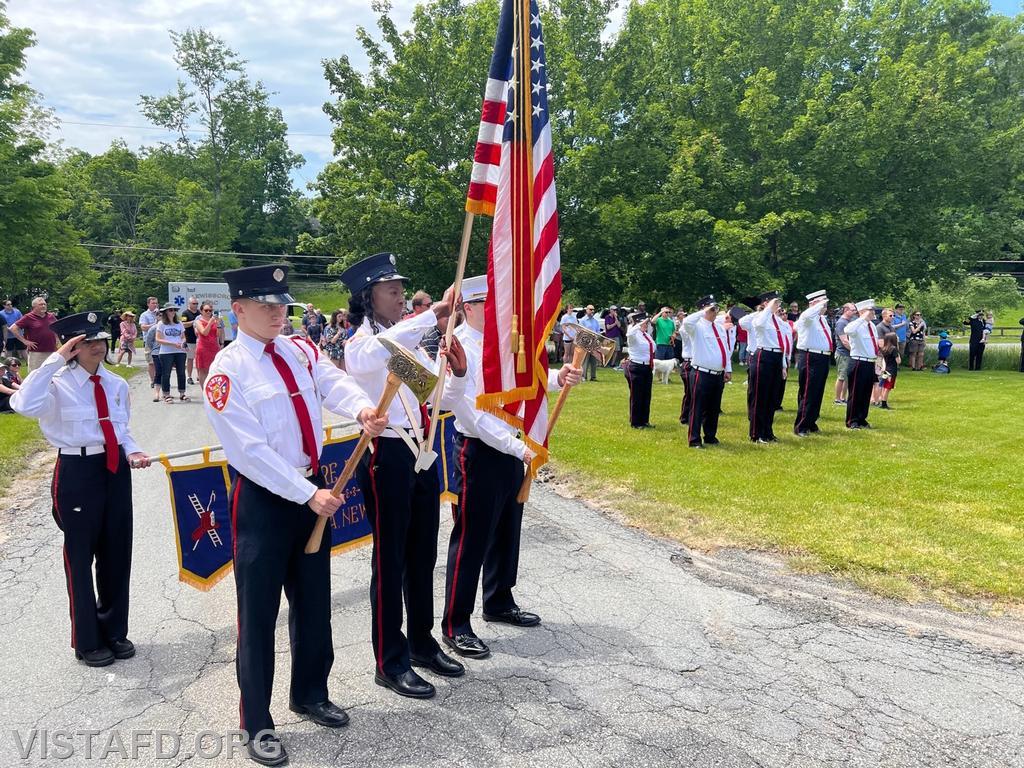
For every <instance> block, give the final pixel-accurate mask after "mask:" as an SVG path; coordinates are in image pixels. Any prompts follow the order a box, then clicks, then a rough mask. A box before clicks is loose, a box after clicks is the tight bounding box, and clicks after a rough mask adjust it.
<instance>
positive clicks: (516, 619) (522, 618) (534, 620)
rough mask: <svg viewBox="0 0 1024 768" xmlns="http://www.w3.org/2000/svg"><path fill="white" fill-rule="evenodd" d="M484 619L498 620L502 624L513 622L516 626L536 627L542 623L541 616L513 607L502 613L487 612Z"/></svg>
mask: <svg viewBox="0 0 1024 768" xmlns="http://www.w3.org/2000/svg"><path fill="white" fill-rule="evenodd" d="M484 621H498V622H501V623H502V624H511V625H512V626H514V627H536V626H537V625H538V624H540V616H538V615H537V614H536V613H530V612H528V611H521V610H519V609H518V608H513V609H511V610H508V611H502V612H501V613H485V614H484Z"/></svg>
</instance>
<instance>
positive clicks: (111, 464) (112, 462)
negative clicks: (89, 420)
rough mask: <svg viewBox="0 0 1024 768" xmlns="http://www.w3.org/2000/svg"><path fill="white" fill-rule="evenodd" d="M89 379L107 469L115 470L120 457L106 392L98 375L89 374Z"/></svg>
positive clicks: (109, 470)
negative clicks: (94, 398) (101, 434)
mask: <svg viewBox="0 0 1024 768" xmlns="http://www.w3.org/2000/svg"><path fill="white" fill-rule="evenodd" d="M89 381H91V382H92V387H93V390H92V391H93V395H94V396H95V397H96V415H97V416H99V417H100V429H101V430H102V431H103V449H104V452H105V453H106V454H107V471H108V472H117V465H118V464H119V463H120V459H121V457H120V456H119V455H118V451H117V435H116V434H114V425H113V424H111V423H110V408H108V407H107V393H106V392H104V391H103V385H102V384H101V383H100V377H99V376H97V375H93V376H90V377H89Z"/></svg>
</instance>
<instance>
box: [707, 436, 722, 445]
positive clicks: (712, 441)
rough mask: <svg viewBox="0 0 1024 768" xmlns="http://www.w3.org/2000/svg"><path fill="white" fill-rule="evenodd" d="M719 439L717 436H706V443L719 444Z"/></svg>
mask: <svg viewBox="0 0 1024 768" xmlns="http://www.w3.org/2000/svg"><path fill="white" fill-rule="evenodd" d="M719 442H720V441H719V439H718V438H717V437H705V438H704V445H718V443H719Z"/></svg>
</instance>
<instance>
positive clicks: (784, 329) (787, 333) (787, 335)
mask: <svg viewBox="0 0 1024 768" xmlns="http://www.w3.org/2000/svg"><path fill="white" fill-rule="evenodd" d="M775 322H776V323H777V324H778V326H779V334H780V335H781V336H782V368H783V370H785V369H786V368H789V359H790V357H792V356H793V326H791V325H790V324H789V320H787V319H786V318H784V317H779V316H778V315H776V317H775Z"/></svg>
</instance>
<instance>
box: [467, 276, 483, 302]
mask: <svg viewBox="0 0 1024 768" xmlns="http://www.w3.org/2000/svg"><path fill="white" fill-rule="evenodd" d="M486 298H487V275H475V276H474V277H465V278H463V279H462V302H463V303H464V304H469V303H470V302H473V301H484V300H485V299H486Z"/></svg>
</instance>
